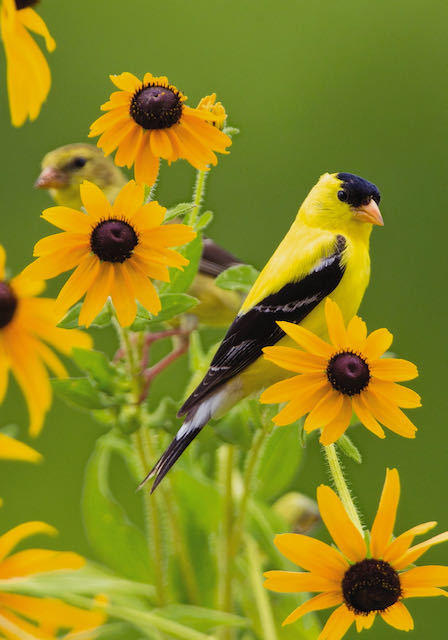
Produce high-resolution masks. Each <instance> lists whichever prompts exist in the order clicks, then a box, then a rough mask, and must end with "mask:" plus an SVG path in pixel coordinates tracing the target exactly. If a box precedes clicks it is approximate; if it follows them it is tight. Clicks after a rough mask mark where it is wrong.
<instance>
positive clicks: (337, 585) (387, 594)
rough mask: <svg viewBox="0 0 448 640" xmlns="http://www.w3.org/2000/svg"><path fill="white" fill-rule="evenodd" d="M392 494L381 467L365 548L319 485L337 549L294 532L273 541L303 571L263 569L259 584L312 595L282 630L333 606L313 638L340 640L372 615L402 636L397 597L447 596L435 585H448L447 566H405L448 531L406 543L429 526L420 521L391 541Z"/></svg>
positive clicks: (393, 481) (394, 477)
mask: <svg viewBox="0 0 448 640" xmlns="http://www.w3.org/2000/svg"><path fill="white" fill-rule="evenodd" d="M399 497H400V479H399V476H398V472H397V470H396V469H392V470H388V471H387V473H386V481H385V484H384V488H383V492H382V495H381V500H380V503H379V507H378V511H377V514H376V517H375V521H374V523H373V526H372V529H371V532H370V542H369V543H366V541H365V538H364V537H363V536H362V535H361V533H360V532H359V530H358V529H357V528H356V527H355V525H354V524H353V523H352V521H351V520H350V518H349V517H348V515H347V513H346V511H345V509H344V507H343V505H342V502H341V501H340V499H339V498H338V496H337V495H336V494H335V492H334V491H333V490H332V489H330V487H327V486H324V485H321V486H320V487H319V488H318V490H317V501H318V505H319V510H320V513H321V516H322V519H323V521H324V523H325V525H326V527H327V529H328V531H329V533H330V534H331V536H332V538H333V540H334V542H335V544H336V546H337V547H338V548H334V547H333V546H329V545H327V544H325V543H323V542H321V541H319V540H315V539H313V538H310V537H308V536H304V535H300V534H294V533H291V534H283V535H278V536H277V537H276V538H275V545H276V546H277V548H278V549H279V550H280V551H281V553H282V554H283V555H284V556H286V557H287V558H288V559H289V560H291V561H292V562H294V563H295V564H296V565H298V566H299V567H302V568H303V569H305V571H304V572H298V573H296V572H293V571H268V572H267V573H266V574H265V576H266V578H267V579H266V582H265V587H266V588H267V589H270V590H271V591H277V592H281V593H300V592H314V593H317V594H318V595H316V596H314V597H312V598H311V599H310V600H308V601H306V602H305V603H303V604H302V605H300V606H299V607H298V608H297V609H296V610H295V611H293V612H292V613H291V614H290V615H289V616H288V617H287V618H286V620H284V622H283V624H284V625H285V624H290V623H292V622H295V621H296V620H298V619H299V618H301V617H302V616H303V615H305V614H306V613H308V612H310V611H317V610H321V609H328V608H330V607H335V606H337V609H336V610H335V611H334V612H333V613H332V614H331V615H330V617H329V618H328V621H327V623H326V625H325V627H324V629H323V630H322V633H321V634H320V635H319V639H318V640H340V638H342V637H343V636H344V635H345V633H346V632H347V631H348V629H349V628H350V626H351V625H352V623H353V622H355V624H356V629H357V630H358V631H362V629H369V628H370V627H371V626H372V624H373V622H374V620H375V617H376V615H377V614H378V615H379V616H381V617H382V618H383V620H384V621H385V622H387V623H388V624H389V625H391V626H392V627H394V628H395V629H401V630H403V631H409V630H411V629H413V627H414V623H413V620H412V617H411V614H410V613H409V611H408V609H407V608H406V606H405V605H404V604H403V600H404V599H405V598H414V597H420V596H438V595H445V596H446V595H448V593H447V592H446V591H444V590H443V589H441V588H440V587H443V586H446V585H448V567H443V566H435V565H428V566H420V567H415V566H411V565H413V564H414V563H415V561H416V560H418V559H419V558H420V557H421V556H422V555H423V554H424V553H425V551H427V550H428V549H430V548H431V547H432V546H433V545H435V544H439V543H440V542H444V541H446V540H448V531H446V532H445V533H441V534H439V535H437V536H435V537H433V538H430V539H429V540H426V542H422V543H420V544H416V545H413V541H414V538H415V536H417V535H421V534H424V533H426V532H427V531H429V530H430V529H432V528H433V527H434V526H435V525H436V524H437V523H436V522H426V523H424V524H420V525H417V526H416V527H412V529H409V530H408V531H405V532H404V533H402V534H401V535H399V536H398V537H396V538H393V529H394V524H395V518H396V512H397V507H398V501H399Z"/></svg>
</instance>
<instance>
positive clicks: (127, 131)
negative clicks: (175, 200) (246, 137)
mask: <svg viewBox="0 0 448 640" xmlns="http://www.w3.org/2000/svg"><path fill="white" fill-rule="evenodd" d="M110 79H111V80H112V82H113V83H114V84H115V86H116V87H118V89H119V91H115V92H114V93H112V95H111V96H110V99H109V101H108V102H106V103H105V104H103V105H102V107H101V109H102V110H103V111H107V113H106V114H104V115H102V116H101V117H100V118H98V120H96V121H95V122H94V123H93V124H92V126H91V130H90V134H89V136H90V137H92V136H98V135H101V137H100V139H99V140H98V143H97V144H98V146H99V147H100V148H101V149H102V150H103V151H104V153H105V154H106V155H109V154H110V153H112V152H113V151H114V150H115V149H117V153H116V155H115V164H117V165H118V166H119V167H123V166H127V167H129V168H131V167H132V166H133V165H134V172H135V179H136V180H137V182H143V183H146V184H147V185H152V184H154V182H155V180H156V178H157V174H158V171H159V160H160V158H164V159H165V160H167V161H168V162H169V163H171V162H174V161H175V160H178V159H179V158H184V159H186V160H188V162H189V163H190V164H192V165H193V166H194V167H196V168H197V169H201V170H206V169H207V168H208V165H210V164H216V163H217V158H216V155H215V153H214V151H219V152H220V153H226V147H228V146H230V145H231V144H232V140H231V139H230V138H229V137H228V136H226V135H225V134H224V133H223V132H222V131H220V130H219V129H217V128H216V127H213V126H212V125H211V124H210V122H215V121H217V120H219V118H220V116H219V115H214V114H213V113H210V112H209V111H208V110H205V109H199V108H198V109H193V108H191V107H188V106H187V105H186V104H185V100H186V97H185V96H184V95H183V94H182V93H181V92H180V91H179V90H178V89H177V88H176V87H175V86H174V85H172V84H170V83H169V82H168V78H166V77H165V76H161V77H155V76H153V75H152V74H151V73H146V74H145V76H144V78H143V82H142V81H140V80H139V79H138V78H136V77H135V76H134V75H133V74H132V73H121V74H120V75H115V76H110Z"/></svg>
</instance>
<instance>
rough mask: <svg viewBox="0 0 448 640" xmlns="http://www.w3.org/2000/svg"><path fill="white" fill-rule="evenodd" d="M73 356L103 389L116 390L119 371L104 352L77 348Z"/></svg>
mask: <svg viewBox="0 0 448 640" xmlns="http://www.w3.org/2000/svg"><path fill="white" fill-rule="evenodd" d="M72 358H73V360H74V361H75V363H76V365H77V366H78V367H79V368H80V369H81V371H85V372H86V373H87V374H88V376H89V377H90V378H92V380H93V381H94V382H95V383H96V384H97V385H98V388H99V389H101V391H106V392H113V391H114V388H115V378H116V374H117V372H116V369H115V368H114V367H113V366H112V364H111V363H110V362H109V359H108V358H107V356H106V355H105V354H104V353H102V352H101V351H93V350H90V349H79V348H75V349H73V352H72Z"/></svg>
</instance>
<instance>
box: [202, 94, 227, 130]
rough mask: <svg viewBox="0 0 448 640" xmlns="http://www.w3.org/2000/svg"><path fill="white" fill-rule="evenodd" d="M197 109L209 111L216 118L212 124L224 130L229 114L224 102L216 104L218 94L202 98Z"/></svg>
mask: <svg viewBox="0 0 448 640" xmlns="http://www.w3.org/2000/svg"><path fill="white" fill-rule="evenodd" d="M197 108H198V109H203V110H204V111H208V112H209V113H211V114H212V115H213V116H215V118H216V119H215V120H212V121H210V122H211V124H214V125H215V127H218V129H223V127H224V125H225V122H226V119H227V113H226V110H225V108H224V105H223V104H222V102H216V93H212V94H211V95H209V96H204V98H201V100H200V101H199V103H198V106H197Z"/></svg>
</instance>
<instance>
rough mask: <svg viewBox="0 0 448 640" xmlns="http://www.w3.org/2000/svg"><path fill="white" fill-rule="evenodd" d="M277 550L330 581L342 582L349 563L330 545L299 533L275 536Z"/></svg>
mask: <svg viewBox="0 0 448 640" xmlns="http://www.w3.org/2000/svg"><path fill="white" fill-rule="evenodd" d="M274 544H275V546H276V547H277V549H278V550H279V551H280V552H281V553H282V554H283V555H284V556H285V557H286V558H288V560H291V562H294V563H295V564H297V565H298V566H299V567H302V568H303V569H306V570H307V571H311V572H312V573H315V574H317V575H319V576H322V577H324V578H328V579H329V580H342V577H343V575H344V572H345V571H346V570H347V569H348V562H347V561H346V560H345V559H344V557H343V556H342V554H341V553H339V551H337V550H336V549H333V547H330V546H329V545H328V544H325V543H324V542H321V541H320V540H315V539H314V538H310V537H308V536H304V535H301V534H299V533H283V534H280V535H277V536H275V538H274Z"/></svg>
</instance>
